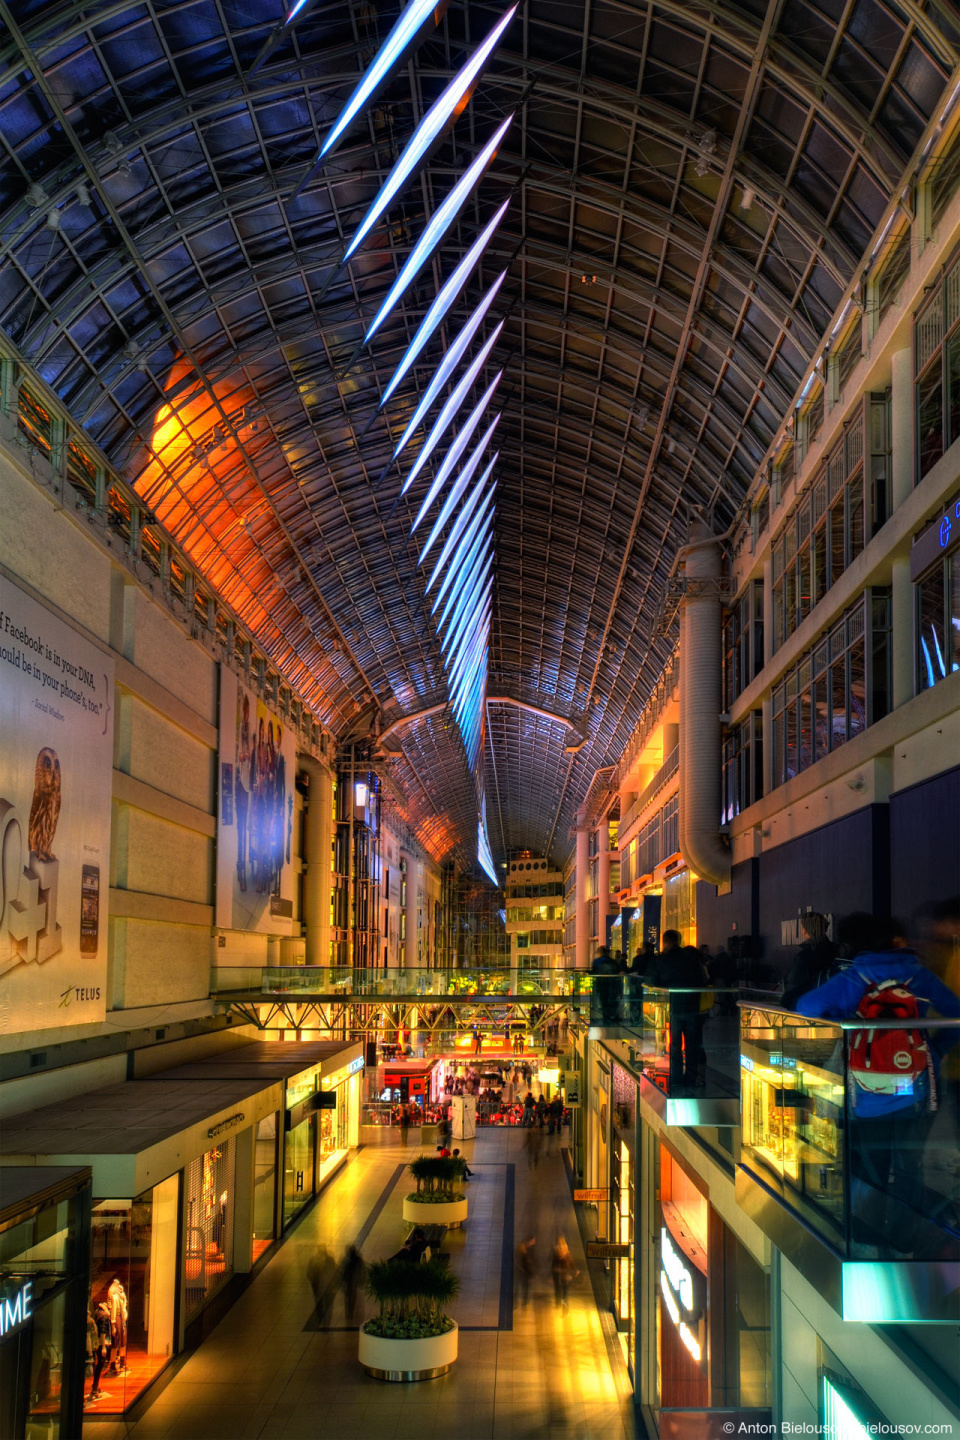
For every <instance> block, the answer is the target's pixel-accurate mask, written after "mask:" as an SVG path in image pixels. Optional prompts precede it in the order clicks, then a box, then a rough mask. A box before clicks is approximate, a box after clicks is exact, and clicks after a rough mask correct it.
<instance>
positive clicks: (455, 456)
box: [410, 370, 503, 535]
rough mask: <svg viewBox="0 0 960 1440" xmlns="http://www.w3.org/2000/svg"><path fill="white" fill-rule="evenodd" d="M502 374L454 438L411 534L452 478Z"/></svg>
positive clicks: (495, 376) (492, 383) (411, 529)
mask: <svg viewBox="0 0 960 1440" xmlns="http://www.w3.org/2000/svg"><path fill="white" fill-rule="evenodd" d="M502 375H503V371H502V370H498V371H497V373H496V375H494V377H493V379H492V380H491V381H490V384H489V385H488V386H487V388H486V390H485V391H484V392H483V394H482V395H481V396H480V399H479V400H478V401H477V403H476V405H475V407H474V409H473V411H472V412H471V415H470V418H469V420H468V421H467V423H466V424H465V425H464V427H463V429H462V430H461V431H460V434H459V435H458V436H457V438H456V440H454V442H453V444H452V445H451V447H450V451H449V454H448V455H447V457H446V459H445V460H444V462H443V464H442V465H441V466H440V469H439V470H438V471H437V477H436V479H435V480H434V482H433V484H432V485H431V486H430V489H429V490H428V491H427V493H426V495H425V496H424V499H423V504H422V505H421V506H420V509H419V510H418V512H417V518H416V519H415V520H414V522H413V524H412V525H411V526H410V534H411V535H414V534H416V531H417V528H418V527H419V525H420V521H421V520H422V519H423V517H424V515H426V513H427V511H428V510H429V509H430V506H431V505H432V504H433V502H434V500H435V499H436V498H437V496H438V495H439V494H440V491H441V490H442V489H443V487H444V485H445V484H446V482H447V480H448V479H449V478H450V472H451V471H452V470H453V467H454V466H455V465H456V464H457V461H458V460H459V459H460V456H461V455H462V454H463V452H464V450H466V448H467V446H468V445H469V444H470V437H471V436H472V434H473V432H474V430H476V428H477V426H478V425H479V424H480V421H481V420H482V419H483V412H484V411H485V410H486V408H487V406H488V405H489V404H490V401H491V400H492V399H493V394H494V391H495V390H496V388H497V386H498V385H499V384H500V378H501V376H502ZM497 418H498V419H499V418H500V417H499V415H498V416H497Z"/></svg>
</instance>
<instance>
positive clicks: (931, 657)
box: [916, 551, 960, 690]
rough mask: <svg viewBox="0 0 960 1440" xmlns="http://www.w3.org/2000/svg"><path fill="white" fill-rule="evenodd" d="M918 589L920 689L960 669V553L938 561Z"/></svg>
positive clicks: (918, 678)
mask: <svg viewBox="0 0 960 1440" xmlns="http://www.w3.org/2000/svg"><path fill="white" fill-rule="evenodd" d="M916 589H917V689H918V690H929V688H930V687H931V685H936V684H937V683H938V681H940V680H944V679H946V677H947V676H948V675H950V674H952V673H953V671H954V670H958V669H960V553H958V552H956V551H955V552H954V553H953V554H952V555H947V556H945V557H944V558H943V559H942V560H940V561H938V563H937V564H936V565H934V566H933V567H932V569H930V570H928V571H927V573H926V574H925V575H924V576H923V578H922V579H921V580H920V582H919V584H918V585H917V587H916Z"/></svg>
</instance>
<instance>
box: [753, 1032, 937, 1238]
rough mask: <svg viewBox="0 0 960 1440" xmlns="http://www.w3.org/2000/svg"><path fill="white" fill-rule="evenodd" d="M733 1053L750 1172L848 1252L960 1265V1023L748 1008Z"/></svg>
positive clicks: (809, 1226)
mask: <svg viewBox="0 0 960 1440" xmlns="http://www.w3.org/2000/svg"><path fill="white" fill-rule="evenodd" d="M893 1031H897V1032H899V1034H900V1035H906V1037H907V1038H906V1041H905V1042H904V1043H903V1044H901V1045H900V1046H898V1048H897V1050H896V1051H895V1052H893V1054H892V1057H890V1058H889V1060H880V1061H878V1066H879V1068H877V1067H873V1068H871V1061H870V1057H871V1056H873V1055H880V1053H881V1050H880V1049H879V1048H878V1047H881V1046H882V1040H883V1036H884V1034H885V1033H886V1032H893ZM739 1048H740V1057H739V1069H740V1097H741V1099H740V1104H741V1117H742V1119H741V1124H742V1129H741V1165H742V1166H743V1168H744V1169H745V1170H747V1171H748V1172H749V1173H751V1174H753V1175H754V1176H755V1177H756V1178H757V1179H758V1180H760V1181H761V1182H762V1184H763V1185H764V1186H765V1187H766V1188H767V1189H768V1190H771V1191H773V1193H774V1194H775V1195H776V1196H777V1197H778V1198H779V1199H780V1201H781V1203H782V1204H783V1205H784V1206H785V1207H786V1208H787V1209H789V1210H791V1211H793V1212H794V1213H795V1214H796V1215H797V1216H798V1217H799V1218H800V1219H801V1220H802V1221H803V1223H804V1224H805V1226H807V1227H808V1228H809V1229H813V1230H815V1231H816V1232H817V1233H819V1234H820V1235H821V1236H822V1237H823V1238H824V1239H825V1240H827V1241H828V1242H829V1243H830V1244H831V1245H832V1246H833V1247H834V1248H835V1249H836V1250H838V1251H839V1252H840V1253H841V1255H843V1256H844V1257H845V1258H846V1259H848V1260H860V1261H865V1260H870V1261H876V1260H885V1261H902V1260H926V1261H937V1262H952V1263H954V1264H955V1263H956V1262H957V1261H960V1106H958V1096H960V1021H956V1020H935V1019H928V1020H917V1021H913V1020H911V1021H910V1022H909V1024H906V1023H905V1022H903V1021H897V1020H894V1021H889V1020H888V1021H875V1022H874V1025H873V1027H872V1028H871V1029H870V1030H869V1031H865V1029H864V1026H863V1024H862V1022H859V1023H858V1022H857V1021H856V1020H842V1021H840V1020H813V1019H807V1018H806V1017H804V1016H801V1015H796V1014H792V1013H790V1012H788V1011H784V1010H781V1009H778V1008H776V1007H766V1006H764V1007H758V1006H756V1005H745V1006H743V1007H742V1008H741V1011H740V1042H739ZM921 1059H922V1060H923V1064H922V1067H920V1061H921ZM897 1066H899V1067H900V1072H899V1073H898V1071H897V1068H896V1067H897Z"/></svg>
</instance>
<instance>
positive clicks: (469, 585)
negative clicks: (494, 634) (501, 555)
mask: <svg viewBox="0 0 960 1440" xmlns="http://www.w3.org/2000/svg"><path fill="white" fill-rule="evenodd" d="M483 539H484V542H485V544H484V546H483V547H482V548H481V550H480V552H479V555H478V567H477V568H474V569H473V570H472V578H471V579H470V580H469V581H467V582H466V583H465V584H464V585H463V586H462V587H461V588H459V589H457V590H455V591H454V592H453V595H452V599H453V607H452V609H451V612H450V624H449V626H445V627H444V633H443V634H442V635H441V638H440V649H441V652H442V653H444V654H445V653H447V652H448V651H449V652H451V653H452V652H453V651H455V650H456V648H457V642H458V641H459V640H460V638H461V637H462V635H463V632H464V630H466V629H467V627H468V626H469V624H470V619H471V616H473V615H475V614H476V598H477V595H478V594H479V593H480V591H481V590H482V589H483V586H484V583H485V582H486V579H487V574H488V572H489V570H490V569H491V568H492V565H493V555H492V553H491V551H490V549H489V544H488V542H489V536H485V537H483Z"/></svg>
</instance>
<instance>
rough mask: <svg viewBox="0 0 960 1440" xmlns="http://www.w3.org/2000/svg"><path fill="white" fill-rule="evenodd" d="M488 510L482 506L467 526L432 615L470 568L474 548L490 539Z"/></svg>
mask: <svg viewBox="0 0 960 1440" xmlns="http://www.w3.org/2000/svg"><path fill="white" fill-rule="evenodd" d="M491 494H492V492H491ZM488 510H489V506H481V508H480V509H479V510H478V511H476V513H475V514H474V517H473V519H472V520H471V521H470V524H469V525H468V526H467V529H466V533H465V534H464V535H463V537H462V539H461V541H460V544H459V546H458V548H457V553H456V555H455V556H454V559H453V563H452V564H451V566H450V569H449V570H448V571H447V577H446V579H445V580H444V582H443V584H442V585H441V586H440V589H439V591H438V592H437V598H436V600H435V601H434V602H433V608H432V609H431V611H430V614H431V615H435V614H436V612H437V610H438V608H439V607H440V605H442V604H443V597H444V595H445V594H446V593H447V590H448V589H449V587H450V585H451V583H453V582H454V581H455V580H456V577H457V575H458V573H460V572H462V571H464V570H466V569H467V568H468V566H469V562H470V557H471V556H472V554H473V551H474V547H475V545H476V544H477V542H478V540H479V539H483V540H484V541H485V540H486V539H488V538H489V536H488V535H487V534H486V532H487V531H488V530H489V522H490V519H491V518H492V517H491V516H489V515H488V513H487V512H488ZM434 573H436V572H434Z"/></svg>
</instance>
